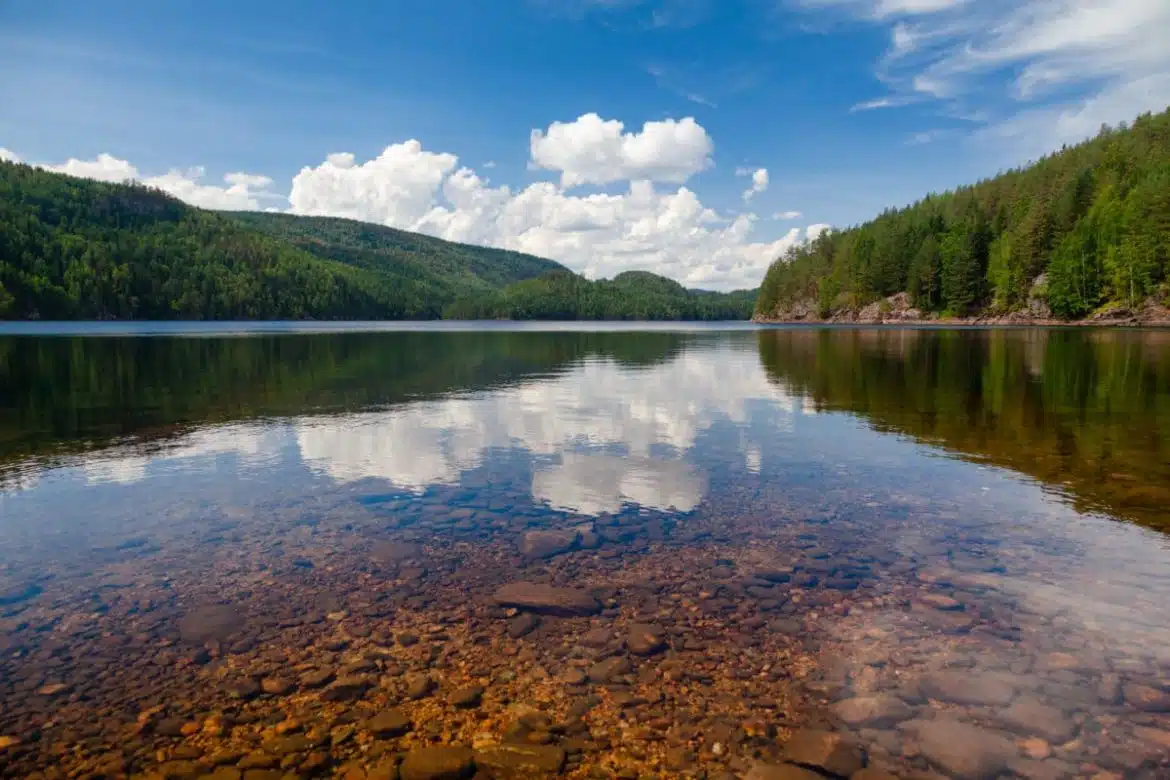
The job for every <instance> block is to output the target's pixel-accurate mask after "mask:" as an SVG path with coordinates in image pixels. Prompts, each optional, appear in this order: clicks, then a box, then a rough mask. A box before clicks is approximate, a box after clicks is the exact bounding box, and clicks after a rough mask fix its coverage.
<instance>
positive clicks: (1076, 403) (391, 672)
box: [0, 324, 1170, 778]
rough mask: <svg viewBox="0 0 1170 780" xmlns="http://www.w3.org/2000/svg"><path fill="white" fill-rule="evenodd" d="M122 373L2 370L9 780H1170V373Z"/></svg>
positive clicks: (564, 358) (212, 355)
mask: <svg viewBox="0 0 1170 780" xmlns="http://www.w3.org/2000/svg"><path fill="white" fill-rule="evenodd" d="M270 329H272V328H271V327H270V326H269V327H265V328H263V329H262V330H270ZM277 329H278V330H283V329H285V328H284V326H280V327H278V328H277ZM131 330H133V329H131ZM124 331H125V329H123V332H121V333H119V332H117V331H113V332H111V331H108V330H104V329H99V330H98V331H94V330H88V331H85V332H86V333H87V334H88V336H92V335H94V333H95V332H100V335H102V336H103V337H102V338H93V337H80V336H77V335H48V334H46V333H44V332H43V329H42V333H41V334H40V335H27V334H25V335H9V336H3V337H0V389H2V390H3V392H2V393H0V398H3V399H4V400H3V403H2V406H0V549H2V550H3V551H4V552H3V557H2V558H0V610H2V611H0V649H3V650H4V654H3V657H2V660H0V697H2V698H0V704H2V706H0V737H7V738H9V741H10V744H8V745H6V746H5V747H4V749H3V752H2V753H0V767H6V769H5V771H6V772H7V773H8V774H9V775H11V776H20V777H24V776H28V773H29V772H31V771H34V770H40V771H45V770H46V769H47V768H49V767H60V768H61V769H62V771H68V772H73V773H77V774H81V775H84V774H85V773H86V772H90V773H94V772H104V773H106V774H107V775H109V776H128V775H130V774H133V773H145V772H162V773H163V774H164V775H170V776H185V775H184V773H188V774H189V775H190V776H198V775H199V774H205V773H206V774H210V772H211V770H212V769H213V768H214V767H216V766H220V767H231V766H233V765H234V766H235V767H237V768H239V771H241V772H242V771H244V770H245V769H248V768H251V769H252V771H278V770H279V771H292V772H295V773H298V774H299V775H302V776H312V775H314V774H320V773H327V772H330V771H334V770H335V769H339V768H343V767H350V768H352V767H355V766H360V767H362V768H363V770H365V769H370V768H372V767H375V766H378V765H379V764H380V763H384V762H387V761H389V762H391V763H393V761H394V760H395V759H394V757H395V756H397V755H398V754H399V753H401V752H409V751H410V750H412V749H414V748H417V747H419V746H421V745H425V744H440V745H448V746H450V745H456V744H460V745H469V746H471V745H475V746H477V747H478V748H479V749H480V750H481V751H484V750H487V751H488V752H487V753H484V754H483V755H481V764H483V763H484V762H489V763H490V761H493V760H496V759H493V758H492V755H495V754H492V753H491V750H492V749H493V748H492V745H495V744H498V743H510V742H515V741H516V740H524V741H527V743H529V744H531V743H538V745H539V746H538V747H537V748H532V750H535V751H537V753H539V754H540V758H541V760H544V761H546V763H547V762H550V761H551V762H553V763H555V764H557V766H561V762H563V766H561V771H563V772H564V773H566V774H569V775H572V776H578V775H579V776H583V777H584V776H630V777H639V776H641V775H645V774H651V775H654V776H661V777H675V776H701V775H700V773H702V772H706V773H707V775H706V776H708V777H718V776H720V775H719V773H720V772H723V773H729V776H731V777H739V776H746V775H747V774H748V773H749V772H750V771H752V767H753V765H754V764H755V763H756V762H758V761H765V762H772V763H775V762H779V761H782V760H784V759H785V758H787V759H789V760H797V759H799V760H801V761H803V762H804V763H806V764H808V763H809V762H810V761H811V759H809V758H808V756H807V755H804V756H803V757H802V756H801V755H798V754H799V753H800V750H799V748H798V747H794V745H799V744H801V740H805V741H807V740H809V739H822V740H823V739H825V738H826V737H824V732H830V733H832V734H836V735H840V736H841V737H843V738H845V739H847V740H848V741H849V742H850V743H852V744H857V745H860V746H862V747H863V748H864V756H862V755H860V754H850V755H853V756H854V759H855V760H856V761H857V762H858V764H857V766H860V765H861V763H867V764H868V765H870V766H872V767H874V768H883V769H886V770H888V771H891V772H893V773H895V774H896V775H898V776H903V777H912V776H919V775H921V776H935V777H937V776H943V777H956V778H960V777H999V776H1020V777H1037V778H1040V777H1094V776H1096V775H1098V774H1099V773H1113V775H1114V776H1121V777H1159V776H1164V773H1165V772H1166V771H1167V767H1168V764H1167V763H1166V759H1167V753H1168V750H1170V715H1168V714H1166V713H1170V678H1168V677H1167V665H1168V664H1170V657H1168V656H1170V650H1168V649H1167V648H1168V647H1170V642H1168V640H1170V629H1168V628H1167V627H1168V626H1170V599H1168V597H1170V552H1168V550H1167V545H1166V537H1165V536H1164V535H1163V533H1162V530H1163V529H1165V528H1166V527H1167V523H1170V511H1168V507H1170V442H1168V441H1167V438H1166V434H1167V428H1168V426H1170V344H1168V340H1170V335H1168V334H1165V333H1162V332H1154V331H1151V332H1113V331H1084V330H1075V331H1073V330H1070V331H1064V330H1052V331H1047V330H989V331H970V330H964V331H947V330H939V329H906V330H900V329H880V328H875V329H849V328H823V329H821V328H791V329H785V328H765V329H749V328H742V327H741V328H733V329H726V330H723V329H718V328H710V327H703V328H687V329H682V330H680V329H673V328H669V327H657V328H648V329H644V330H637V329H631V326H627V327H624V328H621V329H616V330H615V329H612V328H590V329H588V330H577V329H573V328H569V327H566V326H557V327H555V328H541V329H528V328H522V329H508V328H506V327H502V326H498V325H497V326H493V327H483V328H478V329H471V330H467V329H460V330H452V329H449V328H443V327H438V328H434V327H420V326H411V327H405V326H398V327H395V328H393V329H390V330H389V331H384V332H363V331H362V330H354V329H352V328H347V329H341V330H340V331H339V332H308V333H305V332H278V333H269V332H255V328H250V327H249V326H243V325H236V324H233V325H231V326H230V327H228V328H227V329H226V330H225V329H223V328H222V327H217V328H212V329H210V330H208V329H206V328H198V329H194V330H184V331H182V332H181V333H175V332H173V331H171V330H169V329H167V332H165V333H154V332H153V331H151V332H150V334H149V335H147V334H146V333H144V332H142V331H141V330H139V332H136V333H133V334H128V333H126V332H124ZM72 332H73V331H70V333H72ZM192 336H198V337H197V338H193V337H192ZM516 582H530V583H541V584H548V583H551V584H553V585H556V586H560V587H565V588H575V589H578V590H582V591H587V593H586V594H585V598H586V599H588V600H590V601H591V603H596V609H595V610H585V611H587V612H590V613H591V614H586V615H577V616H558V615H548V614H545V615H544V616H543V617H540V618H539V619H537V620H530V619H529V618H527V617H526V615H527V614H528V611H527V610H526V608H524V607H521V609H520V610H519V612H517V611H516V610H515V609H514V608H512V607H511V606H510V605H509V603H505V604H503V605H500V604H498V603H496V602H497V601H499V599H497V598H496V596H497V595H498V594H497V591H498V590H499V589H500V587H501V586H505V585H508V584H509V583H516ZM592 600H595V602H593V601H592ZM504 601H505V602H507V600H506V599H505V600H504ZM541 611H545V612H547V611H548V609H547V608H545V609H544V610H541ZM553 611H557V610H553ZM647 637H649V639H647ZM426 679H429V680H431V681H433V682H434V684H435V686H434V689H433V690H432V686H431V685H430V684H428V683H426V682H425V680H426ZM261 681H263V684H262V685H261ZM346 684H348V686H349V687H346ZM420 686H421V687H420ZM476 687H482V692H481V693H480V696H479V697H478V699H476V703H474V704H473V705H472V706H465V705H464V704H459V703H458V701H459V700H460V695H461V694H466V692H467V690H469V689H473V688H476ZM420 691H421V692H422V695H419V696H415V694H418V693H420ZM582 702H584V703H585V704H582ZM391 707H397V708H398V709H399V710H400V711H401V714H402V715H403V716H404V717H405V718H406V719H407V720H408V721H409V722H410V723H411V727H410V729H409V730H407V731H406V733H399V731H400V730H399V729H393V730H386V729H379V728H378V727H377V726H376V725H374V726H371V723H375V724H376V721H372V720H371V719H372V718H374V717H375V716H376V715H378V714H379V713H384V711H385V710H387V708H391ZM542 719H543V720H542ZM278 724H283V725H278ZM391 732H393V733H391ZM534 732H535V736H533V733H534ZM794 734H795V735H796V736H795V737H793V735H794ZM289 735H293V736H296V737H297V738H298V739H300V741H294V742H291V743H289V742H282V743H279V744H277V743H274V742H273V740H274V739H278V738H279V739H285V740H288V739H290V738H291V737H290V736H289ZM810 735H812V736H810ZM956 745H958V746H960V747H956ZM558 751H562V752H558ZM497 752H498V751H497ZM485 765H486V764H485ZM816 765H817V766H818V767H819V770H818V771H822V772H830V773H832V772H836V773H837V774H845V773H846V772H845V770H846V769H848V770H850V771H851V770H852V769H854V768H856V767H853V766H852V765H848V766H846V765H839V764H835V765H831V766H826V765H824V763H823V762H822V763H821V764H816ZM549 766H551V764H549V765H548V766H545V769H546V770H547V771H550V772H551V771H553V770H552V769H549ZM489 768H490V767H489ZM599 773H600V774H599ZM930 773H934V774H933V775H931V774H930ZM276 776H278V775H276ZM371 776H372V775H371ZM1101 776H1102V777H1108V776H1109V775H1108V774H1104V775H1101Z"/></svg>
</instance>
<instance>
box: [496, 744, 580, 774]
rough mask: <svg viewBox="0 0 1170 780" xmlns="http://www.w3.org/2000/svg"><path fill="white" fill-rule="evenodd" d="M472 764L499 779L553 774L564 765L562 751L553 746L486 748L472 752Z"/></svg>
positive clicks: (513, 745)
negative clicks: (473, 758) (473, 759)
mask: <svg viewBox="0 0 1170 780" xmlns="http://www.w3.org/2000/svg"><path fill="white" fill-rule="evenodd" d="M475 765H476V767H477V768H478V769H486V770H488V771H489V772H491V773H492V776H493V777H500V778H528V777H541V776H542V775H556V774H559V773H560V771H561V770H562V769H563V768H564V766H565V751H564V750H562V749H561V748H559V747H556V746H553V745H516V744H504V745H489V746H486V747H482V748H480V749H478V750H476V751H475Z"/></svg>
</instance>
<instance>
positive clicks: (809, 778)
mask: <svg viewBox="0 0 1170 780" xmlns="http://www.w3.org/2000/svg"><path fill="white" fill-rule="evenodd" d="M743 779H744V780H825V776H824V775H822V774H819V773H817V772H814V771H812V770H811V769H805V768H804V767H802V766H796V765H795V764H756V765H755V766H753V767H752V768H751V769H750V770H749V771H748V773H747V774H746V775H744V776H743Z"/></svg>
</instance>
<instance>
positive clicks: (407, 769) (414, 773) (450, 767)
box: [398, 745, 475, 780]
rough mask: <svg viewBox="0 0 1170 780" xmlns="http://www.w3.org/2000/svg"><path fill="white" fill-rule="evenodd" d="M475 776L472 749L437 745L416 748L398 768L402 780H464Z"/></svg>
mask: <svg viewBox="0 0 1170 780" xmlns="http://www.w3.org/2000/svg"><path fill="white" fill-rule="evenodd" d="M473 774H475V757H474V754H473V753H472V752H471V748H466V747H460V746H456V745H435V746H431V747H420V748H415V749H414V750H412V751H410V752H409V753H407V754H406V757H405V758H404V759H403V760H402V765H401V766H399V768H398V776H399V777H401V778H402V780H462V779H463V778H466V777H471V776H472V775H473Z"/></svg>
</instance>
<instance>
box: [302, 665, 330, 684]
mask: <svg viewBox="0 0 1170 780" xmlns="http://www.w3.org/2000/svg"><path fill="white" fill-rule="evenodd" d="M331 682H333V670H332V669H313V670H311V671H308V672H305V673H304V674H302V675H301V685H302V686H304V687H305V688H321V687H323V686H326V685H328V684H329V683H331Z"/></svg>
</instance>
